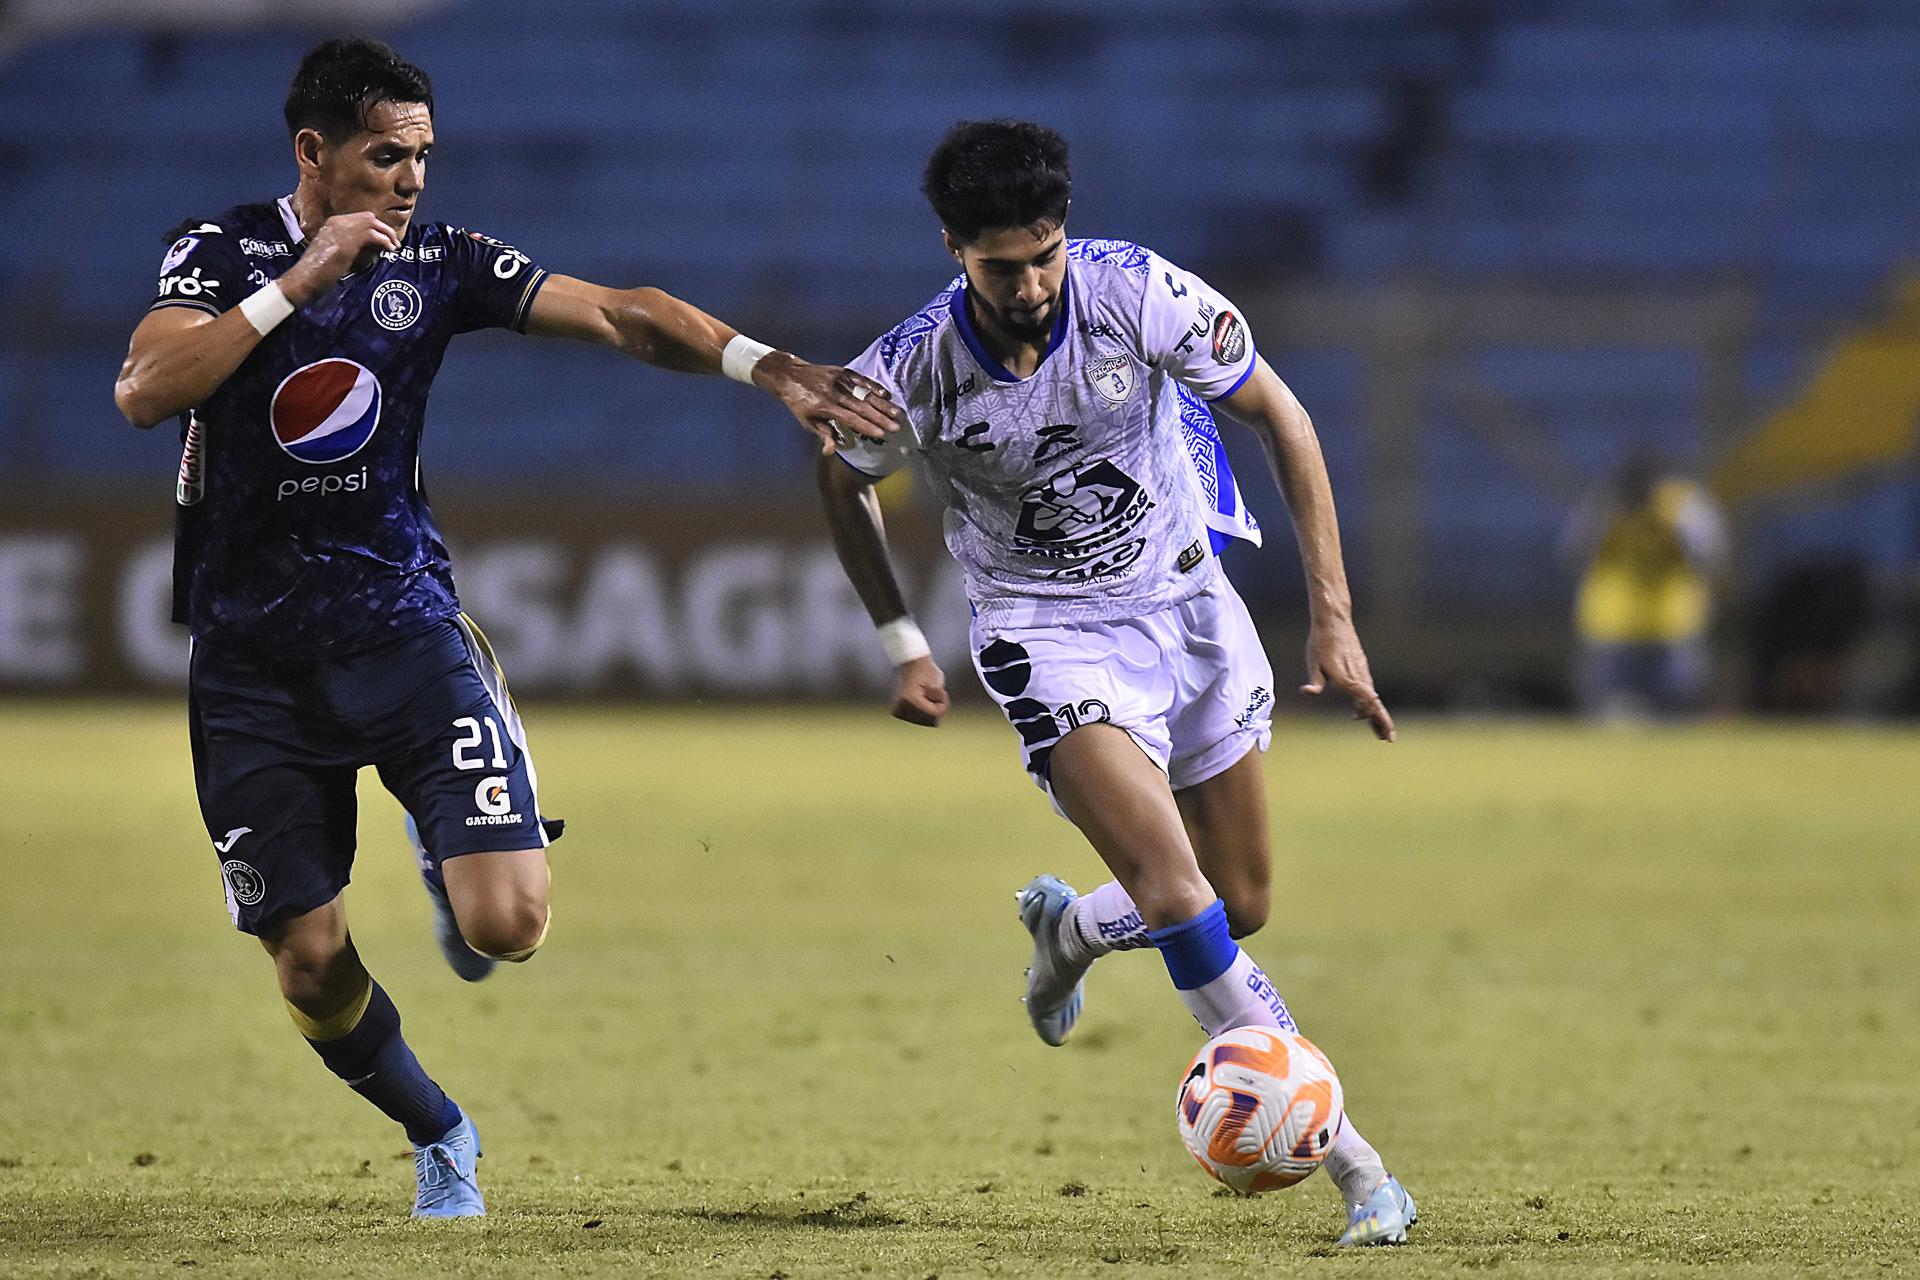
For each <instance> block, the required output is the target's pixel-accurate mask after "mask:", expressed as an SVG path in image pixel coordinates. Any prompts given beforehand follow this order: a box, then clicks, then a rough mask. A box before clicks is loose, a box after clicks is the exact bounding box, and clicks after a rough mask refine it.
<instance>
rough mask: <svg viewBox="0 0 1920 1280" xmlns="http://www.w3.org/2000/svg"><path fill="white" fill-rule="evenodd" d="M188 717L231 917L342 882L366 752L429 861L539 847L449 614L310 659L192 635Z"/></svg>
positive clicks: (530, 789)
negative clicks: (224, 646) (274, 655)
mask: <svg viewBox="0 0 1920 1280" xmlns="http://www.w3.org/2000/svg"><path fill="white" fill-rule="evenodd" d="M187 718H188V725H189V728H190V731H191V733H192V737H193V777H194V784H195V786H196V787H197V788H198V790H199V793H200V815H201V817H202V818H203V819H204V820H205V821H206V824H207V834H208V835H209V836H210V837H211V838H212V840H213V847H214V849H215V850H216V851H217V852H218V854H219V857H220V870H221V878H222V879H223V880H224V881H225V884H226V894H227V911H228V914H230V915H231V916H232V917H233V923H234V925H235V927H236V928H238V929H240V930H241V931H242V932H244V933H254V934H257V933H260V932H261V931H262V930H263V929H265V928H266V927H267V926H268V925H270V924H271V923H272V922H273V921H275V920H276V919H278V918H280V917H282V916H291V915H300V914H303V913H305V912H308V911H312V910H313V909H314V908H316V907H320V906H324V905H326V904H327V903H329V902H331V901H333V899H334V898H335V897H337V896H338V895H339V893H340V891H341V890H342V889H344V888H346V887H347V882H348V880H349V879H351V872H352V869H353V851H354V829H355V826H356V825H357V819H358V816H359V815H358V804H357V802H356V800H355V798H354V777H355V774H356V773H357V772H358V771H359V770H360V769H361V768H362V767H363V766H366V765H373V766H374V767H376V768H378V769H379V771H380V781H381V782H382V783H384V784H385V785H386V788H387V790H389V791H391V792H392V793H393V794H394V796H395V797H396V798H397V799H398V800H399V801H400V803H401V804H402V805H404V806H405V807H406V810H407V812H408V813H410V814H412V815H413V819H414V822H415V823H416V824H417V825H418V826H419V828H420V835H421V839H422V841H423V843H424V844H425V845H426V847H427V849H428V852H429V858H430V860H431V861H432V866H431V868H429V870H430V872H431V873H433V874H436V875H437V874H438V870H439V864H440V863H441V862H442V861H444V860H445V859H447V858H454V857H458V856H460V855H461V854H465V853H488V852H495V851H500V850H509V849H537V848H545V847H546V844H547V831H546V828H545V827H544V826H543V825H542V823H541V821H540V807H539V802H538V801H537V799H536V798H535V795H534V790H535V786H536V779H535V777H534V772H533V760H532V759H531V758H530V757H529V756H528V755H527V742H526V734H525V732H524V731H523V730H522V728H521V725H520V717H519V715H518V714H517V713H516V712H515V711H514V708H513V701H512V699H511V698H509V697H508V695H507V688H506V681H505V679H504V678H503V677H502V676H501V674H500V667H499V664H498V663H496V662H495V661H494V658H493V651H492V649H491V648H489V647H488V645H487V641H486V637H484V636H483V635H481V634H480V631H479V629H478V628H476V627H475V626H474V625H473V624H472V622H471V621H470V620H469V619H468V618H467V617H466V615H464V614H462V615H460V616H459V617H457V618H450V619H447V620H445V621H442V622H436V623H434V624H433V625H431V626H429V627H426V628H424V629H422V630H419V631H414V632H410V633H408V634H407V635H404V636H401V637H399V638H398V639H395V640H393V641H390V642H389V643H387V644H384V645H381V646H379V647H378V648H374V649H368V650H365V651H363V652H360V653H355V654H351V655H349V656H347V657H343V658H333V659H323V660H318V661H299V662H286V661H276V660H274V659H271V658H263V657H260V656H258V655H254V654H238V653H233V652H227V651H221V650H219V649H217V648H216V647H214V646H209V645H198V644H196V645H195V646H194V647H193V659H192V663H191V667H190V674H189V677H188V685H187Z"/></svg>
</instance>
